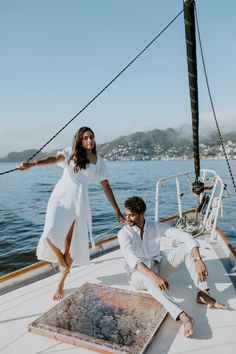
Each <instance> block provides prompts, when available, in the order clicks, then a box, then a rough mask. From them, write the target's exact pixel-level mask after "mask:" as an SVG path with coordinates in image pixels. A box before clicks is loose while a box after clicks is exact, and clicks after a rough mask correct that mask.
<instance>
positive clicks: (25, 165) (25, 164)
mask: <svg viewBox="0 0 236 354" xmlns="http://www.w3.org/2000/svg"><path fill="white" fill-rule="evenodd" d="M33 166H35V162H34V161H31V162H26V161H23V162H21V164H20V165H19V166H18V170H20V171H24V170H28V169H29V168H31V167H33Z"/></svg>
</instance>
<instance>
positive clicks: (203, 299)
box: [196, 290, 226, 310]
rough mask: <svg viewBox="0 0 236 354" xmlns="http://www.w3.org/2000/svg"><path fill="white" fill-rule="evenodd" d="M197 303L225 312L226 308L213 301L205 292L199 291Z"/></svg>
mask: <svg viewBox="0 0 236 354" xmlns="http://www.w3.org/2000/svg"><path fill="white" fill-rule="evenodd" d="M196 301H197V303H199V304H201V305H209V306H210V308H214V309H220V310H225V309H226V306H225V305H224V304H220V303H219V302H217V301H216V299H214V298H213V297H212V296H211V295H210V294H209V292H208V291H207V290H204V291H199V292H198V294H197V298H196Z"/></svg>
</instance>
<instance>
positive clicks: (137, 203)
mask: <svg viewBox="0 0 236 354" xmlns="http://www.w3.org/2000/svg"><path fill="white" fill-rule="evenodd" d="M125 207H126V208H127V209H129V210H130V211H131V212H132V213H137V214H141V213H144V212H145V211H146V203H145V202H144V200H143V199H142V198H140V197H136V196H134V197H130V198H128V199H126V201H125Z"/></svg>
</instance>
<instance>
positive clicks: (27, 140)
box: [0, 0, 236, 156]
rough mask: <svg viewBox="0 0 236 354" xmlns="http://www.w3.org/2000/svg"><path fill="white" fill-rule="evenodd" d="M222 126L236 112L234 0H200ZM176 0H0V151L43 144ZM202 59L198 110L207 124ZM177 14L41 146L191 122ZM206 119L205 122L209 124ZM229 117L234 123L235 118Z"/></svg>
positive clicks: (157, 26)
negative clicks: (87, 131) (77, 135)
mask: <svg viewBox="0 0 236 354" xmlns="http://www.w3.org/2000/svg"><path fill="white" fill-rule="evenodd" d="M196 3H197V10H198V19H199V24H200V30H201V37H202V42H203V47H204V52H205V60H206V64H207V68H208V75H209V80H210V85H211V89H212V95H213V99H214V102H215V109H216V112H217V116H218V119H219V124H220V127H222V128H224V127H227V128H229V127H232V125H233V121H236V119H235V118H236V99H235V95H236V90H235V85H236V67H235V63H236V50H235V49H236V48H235V47H236V45H235V43H236V42H235V38H236V19H235V14H236V1H235V0H227V1H222V0H197V1H196ZM182 6H183V4H182V0H168V1H167V0H162V1H160V0H20V1H19V0H7V1H4V0H0V46H1V54H0V156H4V155H6V154H7V153H8V152H11V151H21V150H24V149H29V148H39V147H41V146H42V145H43V144H44V143H45V142H46V141H47V140H48V139H49V138H50V137H51V136H52V135H53V134H54V133H55V132H56V131H57V130H58V129H60V128H61V126H63V125H64V124H65V123H66V122H67V121H68V120H69V119H71V118H72V117H73V116H74V115H75V114H76V113H77V112H78V111H80V110H81V108H82V107H83V106H84V105H85V104H86V103H87V102H88V101H89V100H90V99H91V98H93V96H95V95H96V94H97V93H98V91H100V90H101V89H102V88H103V87H104V86H105V85H106V84H107V83H108V82H109V81H110V80H111V79H112V78H113V76H115V75H116V74H117V73H118V72H119V71H120V70H121V69H122V68H123V67H124V66H125V65H126V64H128V62H129V61H130V60H132V59H133V57H135V56H136V55H137V54H138V52H139V51H140V50H142V49H143V48H144V47H145V45H146V44H147V43H148V42H149V41H151V40H152V39H153V38H154V37H155V36H156V35H157V34H158V33H159V32H160V31H161V30H162V29H163V27H164V26H165V25H166V24H167V23H168V22H169V21H170V20H171V19H172V18H173V17H174V16H175V15H176V14H177V13H178V12H179V11H180V10H181V9H182ZM198 63H199V89H200V95H199V96H200V97H199V98H200V119H201V123H200V124H201V126H203V127H204V129H203V130H204V132H205V131H206V130H207V129H206V126H207V125H209V124H210V125H212V126H213V118H212V114H211V110H210V103H209V99H208V96H207V91H206V87H205V83H204V77H203V70H202V64H201V62H200V57H199V58H198ZM190 120H191V118H190V103H189V97H188V82H187V69H186V57H185V43H184V24H183V16H180V17H179V18H178V19H177V20H176V21H175V23H174V24H173V25H172V26H171V27H170V28H169V29H168V30H167V31H166V32H165V33H164V34H163V35H162V36H161V37H160V39H159V40H157V41H156V42H155V43H154V45H153V46H152V47H151V48H150V49H149V50H148V51H147V52H146V53H145V54H144V55H143V56H142V57H141V58H140V59H138V61H137V62H136V63H135V64H134V65H133V66H132V67H131V68H129V69H128V70H127V71H126V73H125V74H124V75H122V76H121V77H120V78H119V79H118V80H117V81H116V82H115V83H114V84H113V85H112V86H111V87H110V88H108V90H107V91H106V92H105V93H104V94H103V95H102V96H100V97H99V98H98V100H97V101H95V102H94V103H93V104H92V105H91V106H90V107H89V108H88V109H87V110H86V111H84V112H83V113H82V115H81V116H80V117H79V118H77V119H76V120H75V121H74V122H73V123H72V124H71V125H70V126H69V127H67V128H66V130H65V131H64V132H63V133H62V134H60V135H59V136H58V137H57V138H56V139H55V140H54V141H53V142H52V143H51V144H50V145H49V146H48V147H47V148H46V150H51V149H54V148H56V147H63V146H67V145H70V144H71V141H72V137H73V134H74V132H75V131H76V130H77V129H78V128H79V127H80V126H82V125H88V126H90V127H91V128H93V129H94V131H95V134H96V140H97V143H103V142H108V141H111V140H113V139H114V138H116V137H118V136H120V135H123V134H130V133H133V132H136V131H142V130H145V131H147V130H151V129H154V128H159V129H166V128H168V127H173V128H177V127H179V126H180V125H181V124H187V123H190ZM210 122H211V123H210ZM234 124H235V123H234Z"/></svg>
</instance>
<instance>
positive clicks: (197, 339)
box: [0, 240, 236, 354]
mask: <svg viewBox="0 0 236 354" xmlns="http://www.w3.org/2000/svg"><path fill="white" fill-rule="evenodd" d="M200 243H201V254H202V256H203V258H204V261H205V263H206V265H207V268H208V270H209V273H210V276H209V278H208V281H209V285H210V288H211V293H212V295H213V296H216V298H217V299H218V300H219V301H220V302H222V303H225V304H226V305H227V310H225V311H223V310H214V309H210V308H208V307H207V306H203V305H199V304H197V303H196V302H195V296H196V291H195V289H193V285H192V283H191V279H190V277H189V275H188V274H187V272H186V270H185V268H184V267H181V268H180V269H179V270H178V271H177V272H175V273H174V274H173V275H172V276H171V278H170V284H171V288H172V290H170V294H171V295H173V297H174V298H175V300H176V302H178V303H179V304H181V307H182V308H183V309H185V310H186V311H187V312H188V313H189V314H190V315H191V316H192V317H193V318H194V321H195V332H194V336H193V338H191V339H185V338H184V337H183V326H181V324H180V322H179V321H178V322H175V321H174V320H172V318H171V317H170V316H169V315H168V316H167V317H166V319H165V320H164V322H163V324H162V325H161V327H160V328H159V330H158V331H157V333H156V335H155V336H154V339H153V341H152V342H151V344H150V346H149V347H148V348H147V350H146V352H145V353H147V354H159V353H170V354H183V353H203V352H204V354H210V353H212V354H213V353H214V354H217V353H222V350H223V351H224V352H225V353H227V354H230V353H235V346H236V338H235V333H236V316H235V310H236V296H235V289H234V287H233V284H232V282H231V280H230V278H229V276H228V275H227V273H226V271H225V268H224V267H223V265H222V263H221V261H220V260H219V258H218V256H217V254H216V252H215V251H214V249H213V247H212V245H211V244H209V243H207V242H206V241H205V240H201V241H200ZM164 247H167V246H165V245H164ZM58 278H59V274H55V275H52V276H50V277H47V278H45V279H42V280H39V281H37V282H34V283H32V284H29V285H26V286H22V287H20V288H18V289H16V290H13V291H11V292H9V293H7V294H4V295H2V296H1V297H0V314H1V315H0V353H2V354H19V353H24V354H46V353H47V354H49V353H50V354H52V353H63V354H72V353H76V354H79V353H81V354H82V353H87V354H89V353H94V352H93V351H90V350H88V349H83V348H79V347H74V346H72V345H69V344H66V343H60V342H58V341H56V340H53V339H50V338H46V337H43V336H40V335H37V334H33V333H29V332H28V330H27V326H28V325H29V324H30V323H32V322H33V321H34V320H35V319H37V318H38V317H39V316H40V315H42V314H43V313H45V312H46V311H48V310H49V309H50V308H52V307H53V306H54V305H55V303H54V301H53V300H52V296H53V291H54V288H55V284H56V282H57V280H58ZM86 282H90V283H102V284H105V285H109V286H112V287H116V288H123V289H128V290H134V289H132V288H131V286H130V285H129V284H128V281H127V276H126V273H125V271H124V268H123V259H122V256H121V252H120V250H119V249H116V250H114V251H112V252H110V253H106V254H104V255H102V256H100V257H98V258H96V259H94V260H92V261H91V262H90V264H89V266H83V267H80V268H78V267H75V268H73V269H72V270H71V274H70V275H69V277H68V280H67V283H66V290H65V295H66V296H67V295H69V294H71V293H72V292H73V291H74V290H75V289H77V288H78V287H80V286H81V285H83V284H84V283H86Z"/></svg>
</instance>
